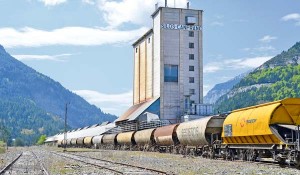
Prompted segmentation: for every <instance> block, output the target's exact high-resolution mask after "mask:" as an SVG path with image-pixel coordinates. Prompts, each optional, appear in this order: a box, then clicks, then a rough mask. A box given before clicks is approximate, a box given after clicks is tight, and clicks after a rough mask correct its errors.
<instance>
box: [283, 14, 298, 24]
mask: <svg viewBox="0 0 300 175" xmlns="http://www.w3.org/2000/svg"><path fill="white" fill-rule="evenodd" d="M281 20H283V21H295V22H296V23H295V24H296V25H298V26H299V25H300V14H299V13H291V14H288V15H285V16H283V17H282V18H281Z"/></svg>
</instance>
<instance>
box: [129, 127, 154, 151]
mask: <svg viewBox="0 0 300 175" xmlns="http://www.w3.org/2000/svg"><path fill="white" fill-rule="evenodd" d="M155 130H156V128H151V129H145V130H140V131H137V132H136V133H135V134H134V141H135V143H136V145H137V148H138V149H139V150H141V151H144V150H149V149H150V148H153V146H154V144H155V140H154V131H155Z"/></svg>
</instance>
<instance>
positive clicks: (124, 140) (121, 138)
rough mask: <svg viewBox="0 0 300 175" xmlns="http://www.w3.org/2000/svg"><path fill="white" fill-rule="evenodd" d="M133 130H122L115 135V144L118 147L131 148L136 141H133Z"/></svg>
mask: <svg viewBox="0 0 300 175" xmlns="http://www.w3.org/2000/svg"><path fill="white" fill-rule="evenodd" d="M134 134H135V131H131V132H123V133H119V134H118V135H117V144H118V146H119V149H131V148H133V147H134V146H135V145H136V143H135V141H134Z"/></svg>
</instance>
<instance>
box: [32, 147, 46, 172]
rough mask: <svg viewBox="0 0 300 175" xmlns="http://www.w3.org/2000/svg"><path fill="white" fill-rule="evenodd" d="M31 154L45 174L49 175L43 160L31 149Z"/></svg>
mask: <svg viewBox="0 0 300 175" xmlns="http://www.w3.org/2000/svg"><path fill="white" fill-rule="evenodd" d="M31 153H32V155H33V156H34V157H35V158H36V160H37V161H38V162H39V164H40V167H41V168H42V171H43V173H44V174H45V175H49V172H48V171H47V169H46V168H45V166H44V164H43V162H42V161H41V160H40V159H39V158H38V156H37V155H36V154H35V153H34V152H33V151H31Z"/></svg>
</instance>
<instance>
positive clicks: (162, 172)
mask: <svg viewBox="0 0 300 175" xmlns="http://www.w3.org/2000/svg"><path fill="white" fill-rule="evenodd" d="M69 154H70V155H75V156H79V157H84V158H89V159H93V160H100V161H103V162H108V163H112V164H117V165H123V166H129V167H134V168H138V169H143V170H148V171H153V172H156V173H159V174H168V173H167V172H165V171H160V170H156V169H152V168H147V167H141V166H137V165H130V164H126V163H121V162H114V161H110V160H105V159H99V158H94V157H89V156H84V155H78V154H71V153H69Z"/></svg>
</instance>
